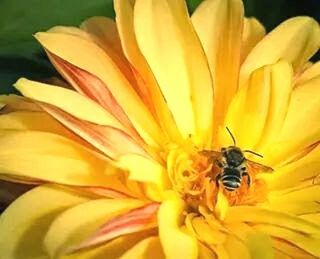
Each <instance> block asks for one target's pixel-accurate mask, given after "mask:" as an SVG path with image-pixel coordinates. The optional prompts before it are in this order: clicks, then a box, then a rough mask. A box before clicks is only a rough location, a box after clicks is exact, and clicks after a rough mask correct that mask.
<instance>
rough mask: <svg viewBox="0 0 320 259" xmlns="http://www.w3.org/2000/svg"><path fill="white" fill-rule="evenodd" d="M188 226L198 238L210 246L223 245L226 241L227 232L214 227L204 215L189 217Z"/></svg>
mask: <svg viewBox="0 0 320 259" xmlns="http://www.w3.org/2000/svg"><path fill="white" fill-rule="evenodd" d="M188 216H189V215H188ZM187 220H188V221H189V222H188V221H186V226H187V228H188V229H189V230H190V231H192V232H193V233H194V234H195V235H196V236H197V239H198V240H199V241H201V242H203V243H205V244H206V245H208V246H210V247H211V246H213V245H221V244H223V243H224V242H225V241H226V234H225V233H223V232H221V231H220V229H218V228H214V227H213V226H212V224H211V225H210V224H209V223H208V222H207V219H205V218H203V217H193V218H191V217H187Z"/></svg>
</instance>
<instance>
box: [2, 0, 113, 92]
mask: <svg viewBox="0 0 320 259" xmlns="http://www.w3.org/2000/svg"><path fill="white" fill-rule="evenodd" d="M97 15H103V16H108V17H114V11H113V1H112V0H1V8H0V94H3V93H10V92H14V90H13V88H12V84H13V83H14V82H15V81H16V80H17V79H18V78H19V77H22V76H25V77H29V78H32V79H43V78H47V77H50V76H52V75H54V73H55V72H54V69H53V68H52V66H51V65H50V64H49V63H48V61H47V59H46V57H45V55H44V54H43V51H42V49H41V47H40V45H39V44H38V43H37V42H36V40H35V39H34V38H33V36H32V35H33V34H34V33H35V32H37V31H43V30H47V29H49V28H50V27H52V26H55V25H73V26H78V25H79V24H80V23H81V22H82V21H83V20H85V19H86V18H88V17H91V16H97Z"/></svg>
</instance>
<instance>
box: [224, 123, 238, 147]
mask: <svg viewBox="0 0 320 259" xmlns="http://www.w3.org/2000/svg"><path fill="white" fill-rule="evenodd" d="M226 129H227V131H228V133H229V134H230V136H231V138H232V141H233V145H234V146H236V145H237V143H236V139H235V138H234V136H233V134H232V132H231V130H230V129H229V128H228V127H226Z"/></svg>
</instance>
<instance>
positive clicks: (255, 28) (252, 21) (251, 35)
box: [241, 18, 266, 63]
mask: <svg viewBox="0 0 320 259" xmlns="http://www.w3.org/2000/svg"><path fill="white" fill-rule="evenodd" d="M265 34H266V29H265V28H264V27H263V25H262V24H261V23H260V22H259V21H258V20H257V19H256V18H245V19H244V23H243V33H242V44H241V63H242V62H243V61H244V60H245V58H246V57H247V56H248V54H249V53H250V51H251V50H252V49H253V48H254V46H255V45H257V43H258V42H259V41H260V40H261V39H262V38H263V37H264V36H265Z"/></svg>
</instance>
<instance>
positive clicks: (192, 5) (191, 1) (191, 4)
mask: <svg viewBox="0 0 320 259" xmlns="http://www.w3.org/2000/svg"><path fill="white" fill-rule="evenodd" d="M202 1H203V0H187V4H188V8H189V12H190V13H193V12H194V10H195V9H196V8H197V7H198V5H199V4H200V3H201V2H202Z"/></svg>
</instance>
